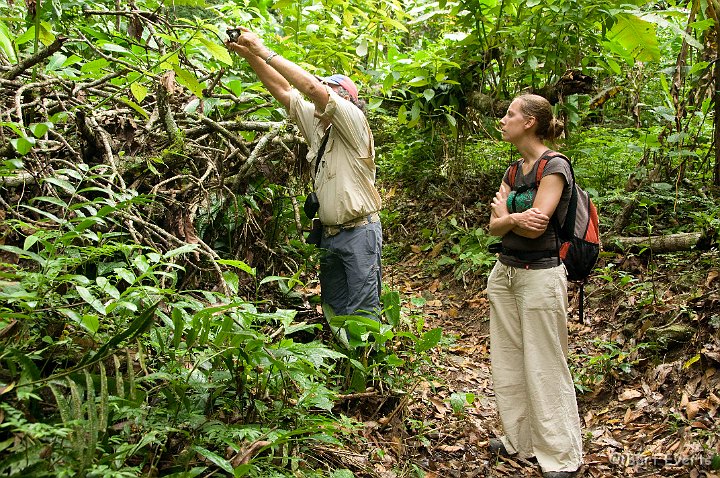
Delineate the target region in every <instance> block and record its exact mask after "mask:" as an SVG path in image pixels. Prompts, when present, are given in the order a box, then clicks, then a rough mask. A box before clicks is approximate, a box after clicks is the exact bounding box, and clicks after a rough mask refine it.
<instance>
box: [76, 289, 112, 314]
mask: <svg viewBox="0 0 720 478" xmlns="http://www.w3.org/2000/svg"><path fill="white" fill-rule="evenodd" d="M75 290H77V292H78V294H79V295H80V297H81V298H82V300H84V301H85V302H87V303H88V304H89V305H90V306H91V307H92V308H93V309H95V310H97V311H98V312H100V313H101V314H103V315H105V314H106V313H107V312H106V310H105V306H104V305H103V303H102V302H101V301H100V299H98V298H97V297H95V296H94V295H93V294H92V292H90V290H89V289H87V288H86V287H83V286H81V285H76V286H75Z"/></svg>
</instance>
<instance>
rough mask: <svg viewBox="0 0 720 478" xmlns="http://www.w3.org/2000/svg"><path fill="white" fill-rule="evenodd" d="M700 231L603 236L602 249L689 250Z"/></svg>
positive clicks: (622, 250) (699, 237)
mask: <svg viewBox="0 0 720 478" xmlns="http://www.w3.org/2000/svg"><path fill="white" fill-rule="evenodd" d="M702 238H703V233H701V232H684V233H678V234H669V235H667V236H646V237H622V236H610V237H604V238H603V249H605V250H606V251H612V252H627V251H629V250H637V249H648V250H650V251H652V252H653V253H655V254H663V253H668V252H677V251H689V250H690V249H692V248H693V247H695V246H697V245H698V244H699V243H700V240H701V239H702Z"/></svg>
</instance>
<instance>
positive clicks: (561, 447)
mask: <svg viewBox="0 0 720 478" xmlns="http://www.w3.org/2000/svg"><path fill="white" fill-rule="evenodd" d="M500 129H501V132H502V138H503V140H505V141H508V142H510V143H512V144H513V145H515V147H516V148H517V149H518V152H519V153H520V155H521V159H520V160H519V162H518V166H517V171H516V173H515V176H514V178H513V179H511V178H510V176H509V174H510V169H511V168H508V171H506V172H505V176H504V177H503V181H502V184H501V185H500V189H499V191H498V192H497V193H496V194H495V197H494V198H493V201H492V205H491V207H492V214H491V216H490V234H492V235H494V236H500V237H502V252H501V253H500V255H499V258H498V261H497V263H496V264H495V267H494V268H493V271H492V272H491V273H490V276H489V278H488V287H487V291H488V298H489V300H490V360H491V363H492V373H493V383H494V390H495V397H496V401H497V407H498V412H499V415H500V421H501V422H502V426H503V431H504V435H503V436H502V437H500V438H498V439H491V440H490V449H491V451H492V452H494V453H498V454H501V455H505V456H511V455H517V456H519V457H521V458H531V457H534V458H536V459H537V462H538V464H539V465H540V467H541V469H542V471H543V477H545V478H562V477H570V476H572V475H573V473H574V472H575V471H577V469H578V468H579V467H580V465H581V464H582V437H581V432H580V418H579V415H578V409H577V403H576V399H575V387H574V385H573V380H572V376H571V375H570V371H569V369H568V365H567V360H566V356H567V298H568V296H567V275H566V271H565V266H564V265H563V264H562V263H561V262H560V261H559V259H558V257H557V238H556V231H555V228H554V227H553V226H552V222H551V220H550V218H552V217H553V215H555V216H556V217H557V219H558V220H559V223H560V224H562V222H563V221H564V219H565V214H566V213H567V208H568V203H569V200H570V195H571V189H570V184H571V178H572V173H571V169H570V165H569V164H568V162H567V161H565V160H562V159H556V160H553V161H548V162H547V163H546V164H545V166H544V169H543V170H542V172H541V175H542V178H541V180H540V185H539V187H537V188H536V187H535V186H536V179H537V178H536V174H537V169H538V166H539V163H540V161H539V160H540V158H542V157H543V156H544V155H545V154H547V153H549V152H550V150H549V149H548V148H547V147H546V146H545V143H544V141H545V140H553V139H555V138H557V137H559V136H560V134H561V133H562V131H563V125H562V122H560V121H558V120H557V119H556V118H554V116H553V113H552V109H551V106H550V103H549V102H548V101H547V100H546V99H545V98H543V97H541V96H537V95H529V94H525V95H521V96H518V97H517V98H515V99H514V100H513V102H512V103H511V104H510V107H509V108H508V110H507V114H506V115H505V116H504V117H503V118H502V119H501V120H500ZM510 184H513V187H512V188H511V187H510Z"/></svg>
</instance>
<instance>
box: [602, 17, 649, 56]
mask: <svg viewBox="0 0 720 478" xmlns="http://www.w3.org/2000/svg"><path fill="white" fill-rule="evenodd" d="M615 18H616V20H617V23H615V25H614V26H613V28H612V30H610V32H609V33H608V39H609V40H610V41H611V42H614V43H617V44H619V45H620V46H621V47H622V48H623V50H624V51H625V52H626V54H627V55H629V56H630V57H631V58H632V59H634V60H639V61H645V62H647V61H657V60H659V59H660V48H659V47H658V41H657V35H656V34H655V25H653V24H652V23H650V22H646V21H645V20H642V19H640V18H638V17H636V16H635V15H626V14H621V15H618V16H617V17H615Z"/></svg>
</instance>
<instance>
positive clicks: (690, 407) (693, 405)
mask: <svg viewBox="0 0 720 478" xmlns="http://www.w3.org/2000/svg"><path fill="white" fill-rule="evenodd" d="M711 406H712V405H711V403H710V401H709V400H707V399H705V400H695V401H693V402H689V403H688V404H687V405H685V414H686V415H687V417H688V420H693V419H694V418H695V417H696V416H697V415H698V413H700V412H701V411H703V410H709V409H710V408H711Z"/></svg>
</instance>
